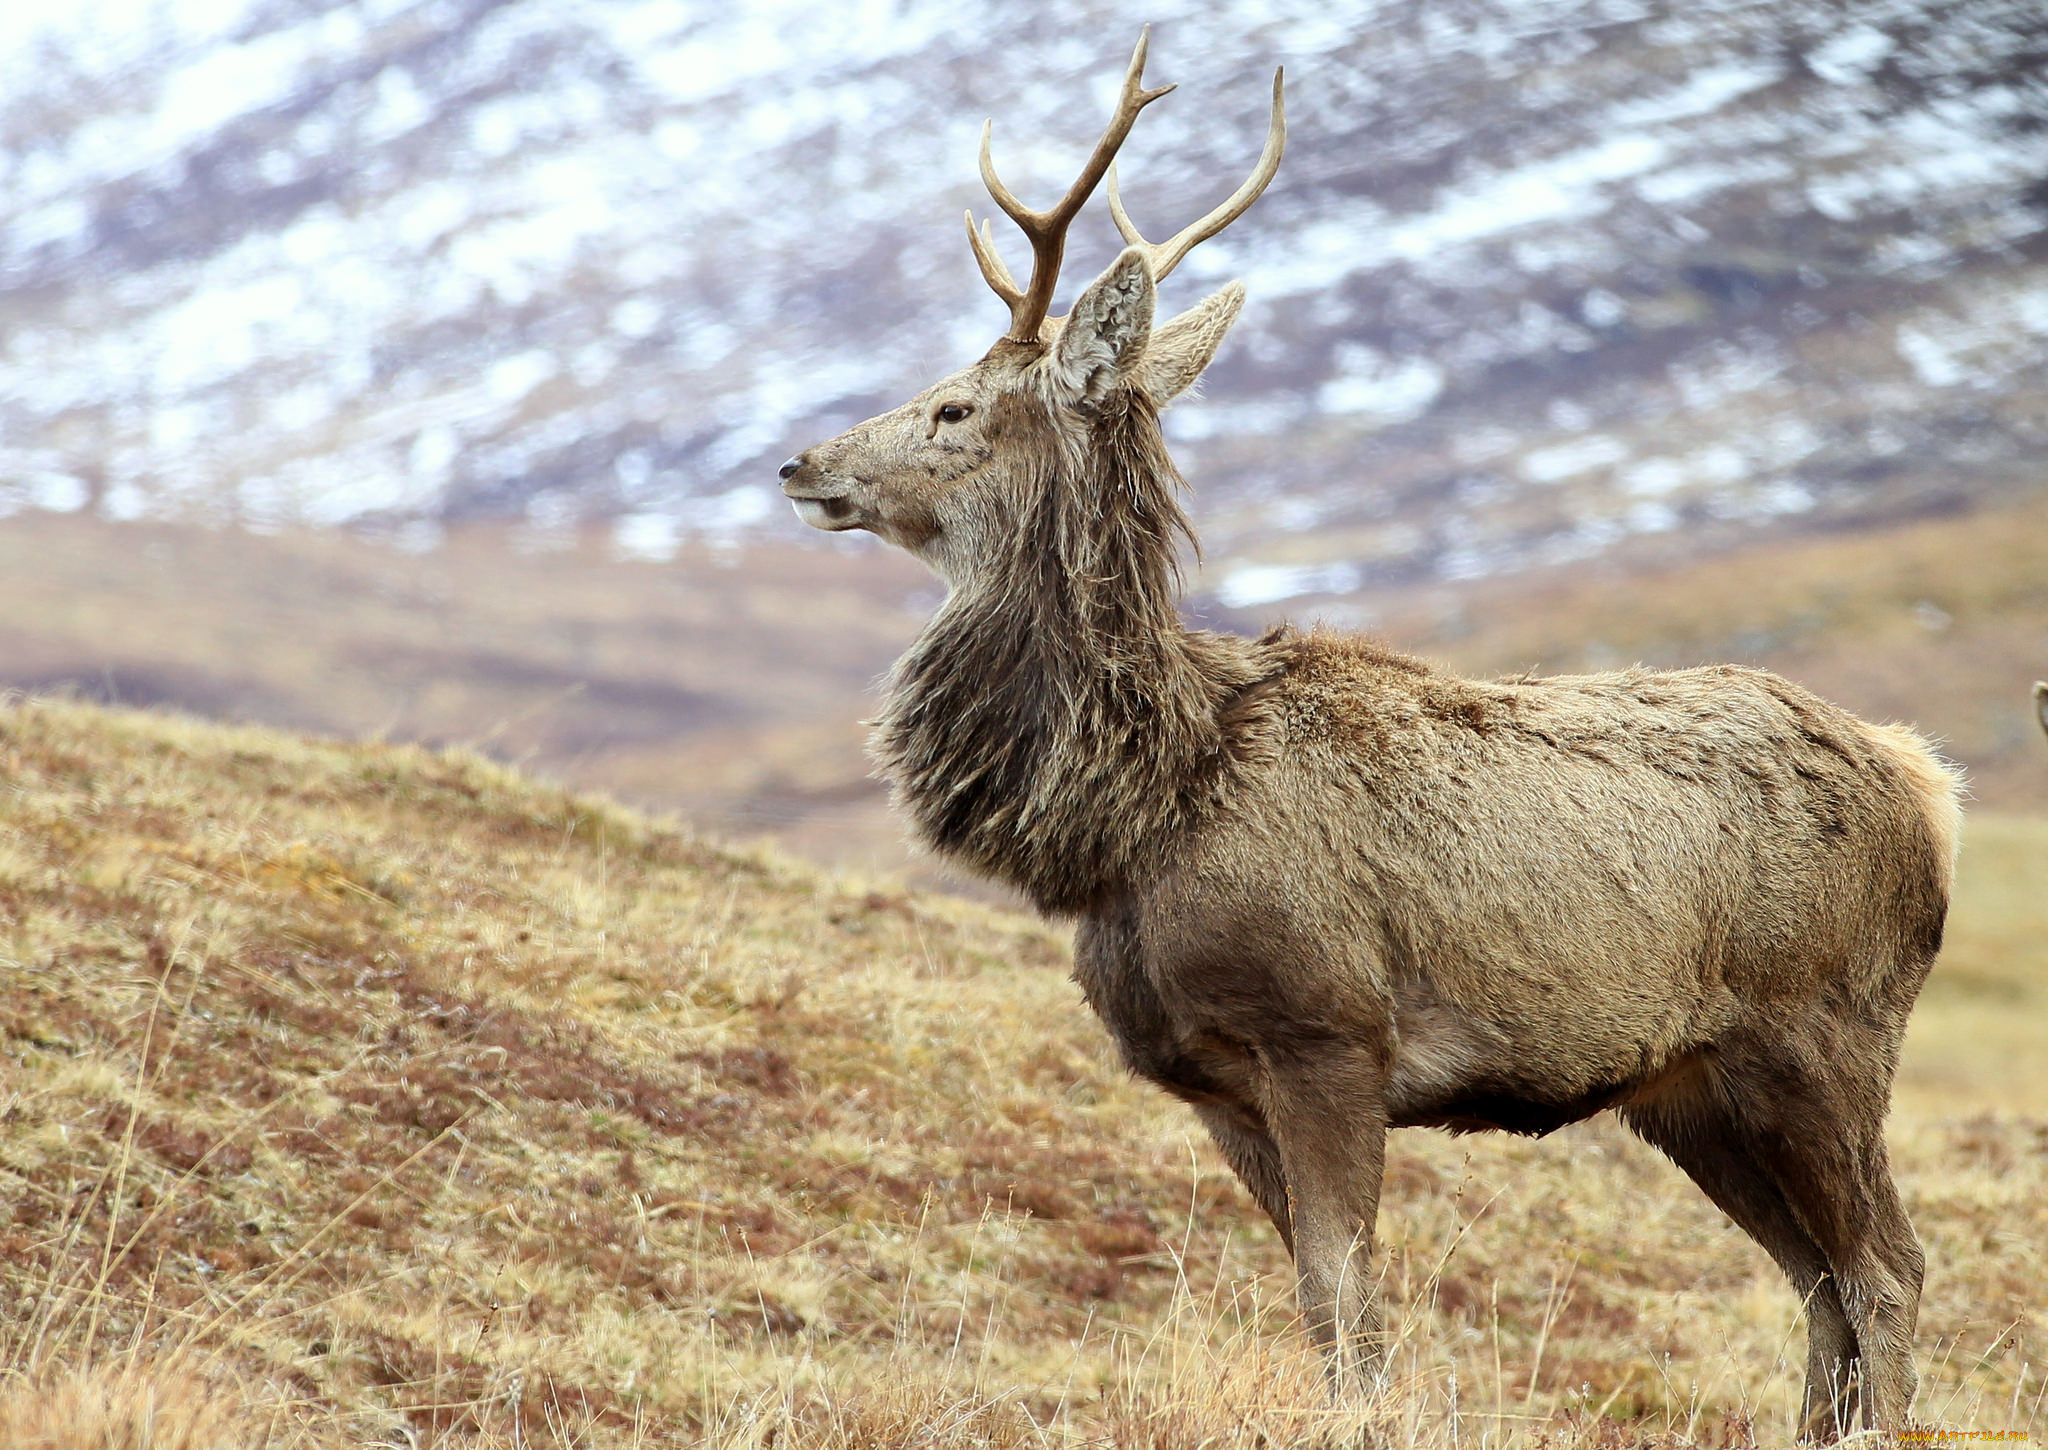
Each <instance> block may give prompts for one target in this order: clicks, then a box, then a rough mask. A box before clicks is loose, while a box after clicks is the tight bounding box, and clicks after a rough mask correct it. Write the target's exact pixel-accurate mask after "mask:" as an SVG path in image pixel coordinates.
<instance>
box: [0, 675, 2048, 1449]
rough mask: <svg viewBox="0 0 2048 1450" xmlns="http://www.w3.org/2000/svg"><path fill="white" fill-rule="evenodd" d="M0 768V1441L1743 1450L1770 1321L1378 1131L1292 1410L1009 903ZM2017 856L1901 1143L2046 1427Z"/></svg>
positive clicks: (1686, 1209)
mask: <svg viewBox="0 0 2048 1450" xmlns="http://www.w3.org/2000/svg"><path fill="white" fill-rule="evenodd" d="M0 778H4V780H5V782H6V785H7V789H6V791H5V792H4V793H0V1128H4V1131H0V1303H4V1304H5V1305H6V1306H7V1307H6V1311H5V1314H4V1317H0V1359H4V1360H5V1362H6V1363H7V1365H8V1366H10V1368H11V1371H12V1373H13V1376H14V1378H13V1379H11V1380H10V1381H9V1382H8V1383H7V1386H6V1398H5V1403H6V1405H7V1409H6V1413H9V1414H15V1415H18V1416H20V1415H30V1414H45V1413H54V1411H50V1410H49V1408H48V1407H53V1406H54V1407H59V1408H60V1409H61V1408H62V1407H63V1406H66V1405H68V1406H71V1407H72V1408H70V1409H69V1410H65V1411H64V1412H63V1414H62V1415H60V1416H59V1419H58V1420H57V1421H53V1422H52V1423H63V1422H64V1420H65V1417H66V1416H68V1418H69V1422H70V1423H71V1424H72V1425H73V1426H74V1427H83V1428H79V1429H78V1434H80V1435H88V1436H89V1435H90V1434H93V1433H101V1432H100V1431H97V1430H94V1429H92V1428H91V1427H92V1426H94V1425H95V1424H110V1425H111V1424H118V1423H120V1421H119V1420H118V1415H119V1414H130V1416H131V1419H132V1411H131V1410H121V1409H119V1406H121V1405H128V1406H131V1407H133V1406H135V1405H139V1404H140V1405H147V1404H157V1405H161V1406H177V1405H190V1406H194V1407H203V1408H207V1409H208V1410H209V1413H213V1414H215V1415H217V1416H219V1417H221V1418H220V1422H219V1426H218V1427H216V1426H215V1425H214V1424H213V1422H211V1421H206V1420H204V1419H194V1420H192V1421H191V1423H192V1424H193V1425H194V1426H196V1427H198V1428H194V1429H190V1430H184V1429H177V1428H176V1427H177V1425H178V1424H179V1423H180V1422H178V1421H176V1420H175V1418H174V1417H173V1416H172V1415H171V1413H170V1412H169V1411H168V1410H166V1411H164V1412H162V1413H160V1414H159V1415H158V1418H157V1422H156V1423H157V1428H156V1429H154V1430H153V1431H152V1433H154V1434H156V1435H157V1436H158V1437H159V1441H160V1442H161V1443H162V1444H164V1445H168V1446H182V1445H183V1444H186V1443H189V1444H191V1445H192V1446H195V1447H196V1446H200V1445H207V1444H209V1442H208V1441H206V1440H204V1439H203V1438H201V1439H193V1438H192V1437H193V1436H201V1435H204V1434H214V1435H216V1437H218V1436H219V1435H227V1436H228V1437H229V1439H228V1441H227V1442H226V1443H232V1444H235V1445H237V1446H240V1445H242V1444H244V1443H246V1444H252V1445H253V1444H275V1445H278V1446H289V1447H293V1450H298V1447H302V1446H303V1447H306V1450H316V1447H317V1450H324V1447H330V1446H341V1445H365V1444H373V1445H374V1444H383V1445H392V1446H400V1447H406V1450H422V1447H430V1446H448V1447H457V1446H472V1445H473V1446H480V1447H515V1446H516V1447H521V1450H525V1447H536V1450H537V1447H544V1446H576V1447H591V1450H610V1447H621V1450H624V1447H643V1446H646V1447H658V1446H681V1445H693V1446H697V1445H701V1446H707V1447H717V1450H738V1447H760V1446H767V1445H775V1446H778V1447H783V1450H835V1447H846V1450H852V1447H854V1446H862V1447H879V1450H890V1447H898V1446H901V1447H910V1446H920V1447H924V1446H937V1447H946V1450H950V1447H955V1446H958V1447H967V1446H977V1447H983V1446H985V1447H992V1450H994V1447H1010V1446H1017V1447H1023V1446H1031V1447H1045V1446H1056V1447H1076V1450H1078V1447H1100V1450H1108V1447H1116V1450H1139V1447H1145V1450H1154V1447H1156V1450H1166V1447H1180V1446H1189V1445H1201V1444H1208V1445H1215V1446H1240V1445H1241V1446H1247V1447H1249V1446H1253V1445H1258V1446H1267V1447H1286V1450H1307V1447H1311V1446H1323V1445H1339V1444H1344V1445H1349V1444H1354V1443H1358V1436H1359V1435H1360V1434H1361V1433H1362V1431H1363V1430H1364V1429H1370V1430H1372V1431H1373V1432H1374V1433H1376V1434H1377V1435H1378V1437H1379V1439H1380V1441H1381V1443H1384V1444H1394V1445H1415V1446H1423V1447H1451V1446H1461V1447H1462V1446H1474V1447H1477V1446H1487V1447H1530V1450H1533V1447H1537V1446H1551V1447H1558V1450H1586V1447H1605V1450H1625V1447H1651V1446H1658V1447H1662V1446H1678V1445H1749V1444H1755V1445H1776V1444H1780V1443H1783V1442H1784V1441H1785V1440H1787V1439H1788V1438H1789V1426H1790V1423H1791V1413H1792V1406H1793V1400H1794V1398H1795V1397H1796V1395H1797V1393H1798V1368H1799V1365H1800V1363H1801V1358H1802V1351H1801V1346H1800V1329H1799V1325H1798V1320H1797V1306H1796V1304H1795V1303H1794V1302H1793V1299H1792V1295H1791V1293H1790V1292H1789V1290H1787V1289H1786V1288H1785V1286H1784V1285H1783V1283H1782V1281H1781V1280H1780V1279H1779V1277H1778V1275H1777V1274H1776V1272H1775V1270H1774V1269H1772V1267H1771V1266H1770V1264H1769V1263H1768V1261H1767V1260H1766V1259H1765V1258H1764V1256H1763V1255H1762V1253H1761V1252H1760V1251H1759V1250H1757V1249H1756V1247H1755V1246H1754V1245H1753V1244H1751V1243H1750V1242H1749V1241H1748V1240H1747V1239H1746V1238H1744V1237H1743V1236H1742V1235H1741V1234H1740V1233H1738V1232H1737V1231H1736V1230H1735V1229H1734V1228H1732V1227H1731V1226H1730V1225H1729V1224H1728V1223H1727V1222H1726V1221H1725V1220H1723V1219H1722V1218H1721V1217H1720V1215H1719V1214H1718V1213H1717V1212H1716V1211H1715V1210H1713V1209H1712V1208H1711V1206H1709V1205H1708V1204H1707V1203H1706V1201H1705V1200H1704V1199H1703V1198H1702V1197H1701V1196H1700V1195H1699V1194H1698V1192H1697V1191H1696V1190H1694V1189H1693V1188H1692V1187H1691V1185H1690V1184H1688V1183H1686V1182H1685V1181H1684V1180H1683V1178H1682V1177H1681V1176H1680V1175H1679V1174H1678V1173H1677V1172H1676V1171H1675V1170H1674V1169H1672V1168H1671V1166H1670V1165H1669V1164H1667V1163H1666V1162H1664V1161H1663V1160H1662V1159H1661V1158H1659V1157H1658V1156H1657V1155H1656V1154H1654V1153H1652V1152H1650V1151H1649V1150H1647V1149H1646V1148H1644V1147H1643V1146H1642V1145H1641V1144H1640V1143H1637V1142H1636V1141H1635V1140H1633V1139H1632V1138H1630V1137H1629V1136H1628V1135H1626V1134H1625V1133H1624V1132H1623V1131H1621V1130H1620V1128H1619V1127H1618V1126H1617V1125H1615V1124H1614V1123H1612V1122H1610V1121H1606V1120H1596V1121H1594V1122H1590V1123H1587V1124H1582V1125H1579V1126H1577V1127H1574V1128H1572V1129H1569V1130H1567V1131H1565V1132H1563V1133H1560V1134H1558V1135H1556V1136H1555V1137H1553V1138H1551V1139H1547V1140H1544V1141H1541V1142H1527V1141H1521V1140H1510V1139H1500V1138H1472V1139H1463V1140H1460V1139H1453V1138H1450V1137H1447V1136H1443V1135H1439V1134H1430V1133H1420V1132H1417V1133H1403V1134H1399V1135H1397V1136H1396V1137H1395V1139H1394V1141H1393V1144H1392V1146H1391V1151H1390V1153H1389V1156H1388V1179H1387V1187H1386V1194H1385V1200H1384V1212H1383V1219H1382V1233H1383V1240H1384V1245H1385V1247H1384V1250H1383V1253H1382V1257H1381V1262H1382V1267H1381V1274H1382V1281H1383V1282H1382V1288H1383V1291H1384V1294H1385V1298H1386V1302H1387V1307H1388V1320H1389V1326H1390V1334H1391V1339H1392V1343H1393V1346H1394V1350H1393V1356H1392V1362H1391V1366H1390V1381H1389V1387H1388V1389H1387V1390H1386V1392H1385V1393H1384V1394H1382V1395H1380V1396H1377V1397H1376V1398H1374V1399H1372V1400H1371V1401H1369V1402H1366V1403H1362V1404H1333V1403H1332V1402H1331V1400H1330V1398H1329V1396H1328V1394H1327V1392H1326V1391H1325V1389H1324V1388H1323V1386H1322V1384H1321V1381H1320V1378H1319V1375H1318V1371H1317V1367H1316V1365H1315V1363H1314V1359H1313V1356H1312V1355H1311V1354H1310V1353H1309V1352H1308V1350H1307V1349H1306V1347H1305V1346H1304V1344H1303V1343H1302V1341H1301V1337H1300V1335H1299V1334H1298V1332H1297V1329H1296V1327H1295V1320H1294V1316H1293V1313H1292V1309H1291V1302H1290V1301H1291V1291H1290V1287H1289V1279H1288V1272H1287V1265H1286V1261H1285V1255H1284V1254H1283V1253H1282V1251H1281V1249H1280V1246H1279V1245H1278V1243H1277V1242H1276V1241H1275V1239H1274V1236H1273V1234H1272V1233H1271V1231H1270V1229H1269V1228H1268V1227H1267V1226H1266V1225H1264V1223H1263V1222H1262V1221H1261V1220H1260V1219H1259V1217H1258V1215H1257V1213H1256V1211H1255V1210H1254V1209H1253V1208H1252V1207H1251V1205H1250V1203H1249V1201H1248V1200H1247V1198H1246V1196H1245V1195H1244V1194H1243V1193H1242V1192H1241V1191H1240V1190H1239V1188H1238V1186H1237V1185H1236V1183H1235V1182H1234V1180H1232V1179H1231V1177H1230V1176H1229V1174H1228V1172H1227V1170H1226V1169H1225V1168H1224V1167H1223V1166H1222V1164H1221V1163H1220V1162H1219V1161H1218V1160H1217V1158H1216V1157H1215V1155H1214V1153H1213V1151H1212V1150H1211V1148H1210V1147H1209V1145H1208V1144H1207V1142H1206V1141H1205V1140H1204V1139H1203V1138H1202V1136H1201V1134H1200V1132H1199V1130H1198V1128H1197V1127H1196V1125H1195V1123H1194V1122H1193V1120H1192V1118H1191V1117H1189V1116H1188V1115H1187V1113H1186V1112H1185V1110H1184V1109H1182V1108H1181V1107H1179V1106H1178V1105H1177V1104H1174V1103H1173V1102H1171V1101H1170V1100H1168V1099H1166V1098H1165V1097H1164V1096H1163V1095H1160V1094H1158V1093H1156V1092H1153V1091H1150V1090H1148V1089H1145V1088H1143V1087H1141V1086H1139V1085H1138V1084H1136V1083H1134V1082H1132V1081H1131V1080H1130V1079H1129V1078H1128V1077H1127V1076H1126V1075H1125V1074H1124V1073H1123V1072H1122V1071H1121V1070H1120V1068H1119V1067H1118V1066H1117V1065H1116V1064H1115V1062H1114V1061H1113V1060H1112V1056H1111V1053H1110V1051H1109V1049H1108V1047H1107V1044H1106V1043H1105V1041H1104V1039H1103V1036H1102V1034H1101V1032H1100V1030H1099V1029H1098V1027H1097V1026H1096V1024H1095V1023H1094V1022H1093V1021H1092V1019H1090V1017H1089V1016H1088V1014H1087V1013H1086V1011H1085V1008H1084V1007H1083V1006H1082V1004H1081V1003H1080V1001H1079V999H1078V994H1077V993H1076V991H1075V989H1074V988H1073V987H1072V985H1071V983H1070V982H1069V981H1068V980H1067V977H1066V970H1065V969H1066V967H1067V965H1068V962H1067V954H1066V945H1065V942H1064V940H1063V939H1062V937H1061V936H1059V935H1058V934H1057V933H1054V932H1052V931H1049V930H1048V929H1046V928H1044V927H1042V926H1040V925H1038V924H1036V923H1034V922H1030V921H1026V920H1023V919H1021V918H1018V917H1015V916H1011V915H1007V914H1005V913H1002V912H999V911H996V910H994V909H991V908H985V907H982V906H978V905H974V904H971V903H966V902H961V901H957V900H951V899H947V898H944V897H937V896H929V895H923V894H919V893H916V892H912V891H908V890H905V889H904V888H902V887H901V886H900V885H898V884H896V883H894V882H891V881H888V880H881V879H877V880H856V879H852V878H847V877H836V876H831V875H825V874H821V873H819V872H818V871H816V870H814V869H811V868H809V867H805V866H802V865H799V864H797V863H795V862H793V861H791V860H788V859H786V858H783V857H780V856H777V855H775V854H774V853H772V852H769V851H766V850H761V849H736V848H732V847H729V846H726V845H722V844H719V843H717V842H715V841H711V840H707V839H704V838H702V837H700V836H697V835H695V834H693V833H692V832H690V831H689V830H687V829H685V828H683V827H680V826H677V825H675V824H673V823H663V822H658V821H652V820H649V819H647V818H646V817H643V816H640V815H637V814H635V813H633V812H630V811H627V810H624V809H622V808H620V807H618V806H616V805H613V804H610V803H608V802H605V801H602V800H597V799H593V798H590V797H585V796H579V795H576V794H573V793H571V792H568V791H565V790H562V789H560V788H558V787H553V786H549V785H545V784H541V783H538V782H535V781H532V780H529V779H527V778H525V777H523V776H521V775H519V774H517V773H516V772H513V771H511V770H508V769H506V768H504V767H502V766H500V765H496V764H493V763H491V762H489V761H487V760H485V759H483V758H481V757H479V756H477V755H475V754H472V753H465V752H460V751H457V752H446V753H436V752H431V751H427V750H423V749H418V748H414V747H401V746H390V745H380V744H338V743H330V742H322V741H317V740H308V739H303V738H298V737H292V736H287V735H283V734H279V733H275V732H270V731H264V730H257V729H235V728H224V727H219V726H212V725H202V724H199V723H197V722H193V721H190V720H184V719H179V718H173V717H166V716H156V715H147V714H135V713H124V712H109V711H103V710H98V709H93V708H89V707H85V706H81V705H76V704H68V703H51V702H16V703H13V704H11V705H9V706H8V707H6V708H5V709H4V710H0ZM2043 861H2048V823H2043V822H2040V821H2034V820H2027V819H2022V818H2017V817H2014V818H2003V819H1989V820H1984V821H1978V822H1975V823H1973V825H1972V827H1971V833H1970V839H1969V844H1968V845H1967V847H1966V851H1965V856H1964V862H1963V876H1962V883H1961V888H1960V895H1959V899H1958V904H1957V911H1956V916H1955V925H1954V931H1953V934H1952V939H1951V945H1950V949H1949V952H1948V954H1947V956H1946V958H1945V960H1944V964H1943V966H1942V968H1941V969H1940V970H1939V971H1938V972H1937V974H1936V976H1935V978H1934V981H1933V982H1932V983H1931V984H1930V987H1929V989H1928V994H1927V1002H1926V1005H1925V1008H1924V1009H1923V1012H1922V1014H1921V1016H1920V1017H1919V1019H1917V1021H1916V1026H1915V1031H1914V1034H1913V1036H1912V1038H1911V1039H1910V1040H1909V1043H1908V1050H1907V1060H1906V1063H1905V1066H1904V1069H1903V1072H1902V1078H1901V1093H1900V1104H1901V1107H1900V1112H1899V1114H1898V1117H1897V1119H1896V1121H1895V1123H1894V1125H1893V1132H1892V1144H1893V1149H1894V1154H1895V1158H1896V1161H1897V1164H1898V1167H1899V1172H1900V1177H1901V1179H1902V1183H1903V1188H1904V1191H1905V1194H1906V1196H1907V1199H1908V1202H1909V1206H1910V1207H1911V1209H1912V1211H1913V1213H1914V1216H1915V1219H1916V1221H1917V1222H1918V1224H1919V1227H1920V1230H1921V1233H1922V1236H1923V1238H1924V1239H1925V1240H1926V1242H1927V1245H1928V1256H1929V1263H1930V1270H1929V1279H1928V1295H1927V1300H1926V1306H1925V1310H1924V1315H1923V1321H1922V1333H1921V1338H1920V1360H1921V1366H1922V1372H1923V1392H1922V1396H1921V1399H1920V1408H1919V1413H1920V1414H1921V1415H1922V1416H1923V1418H1924V1419H1925V1420H1926V1421H1928V1422H1929V1423H1930V1424H1936V1425H1941V1426H1945V1427H1950V1428H1980V1429H2005V1428H2014V1429H2033V1430H2035V1431H2037V1432H2038V1431H2039V1430H2041V1429H2042V1428H2043V1427H2044V1424H2048V1422H2044V1420H2043V1404H2042V1396H2043V1393H2044V1387H2048V1381H2044V1379H2043V1375H2042V1372H2041V1370H2040V1368H2039V1367H2038V1363H2037V1361H2038V1356H2039V1344H2040V1336H2041V1331H2042V1325H2043V1319H2044V1314H2048V1293H2044V1288H2043V1286H2044V1285H2048V1101H2044V1095H2048V1057H2044V1052H2048V1047H2044V1042H2043V1034H2042V1033H2041V1032H2040V1031H2039V1028H2040V1025H2041V1024H2042V1023H2043V1022H2044V1020H2048V954H2044V944H2048V894H2044V893H2042V892H2040V891H2039V890H2038V889H2036V886H2037V883H2038V882H2039V881H2040V879H2041V874H2040V873H2041V869H2042V868H2041V865H2040V863H2041V862H2043ZM66 1386H70V1387H71V1388H65V1387H66ZM95 1396H97V1397H98V1398H97V1399H95V1398H94V1397H95ZM94 1405H103V1406H109V1407H113V1408H108V1409H104V1410H101V1409H94V1408H92V1406H94ZM95 1415H98V1416H99V1417H100V1418H99V1420H98V1421H95V1420H94V1418H93V1417H94V1416H95ZM0 1423H6V1422H0ZM20 1423H23V1424H32V1423H37V1422H35V1421H32V1420H22V1421H21V1422H20ZM21 1433H22V1434H26V1433H28V1432H27V1431H22V1432H21ZM173 1433H179V1434H185V1435H186V1436H187V1441H186V1442H180V1441H178V1440H175V1439H169V1438H167V1437H168V1436H170V1435H172V1434H173ZM259 1434H260V1435H261V1436H268V1437H269V1438H268V1439H261V1438H254V1437H256V1436H258V1435H259ZM236 1435H240V1436H242V1438H241V1439H235V1438H234V1436H236ZM104 1439H105V1435H104V1434H102V1440H104ZM0 1443H7V1444H12V1443H15V1442H14V1441H9V1440H7V1439H5V1438H4V1437H0ZM56 1443H57V1444H59V1445H63V1446H64V1450H73V1447H72V1445H71V1444H70V1443H68V1442H64V1441H58V1442H56ZM78 1443H79V1444H80V1445H94V1444H96V1442H94V1441H92V1440H91V1439H90V1438H87V1439H84V1440H82V1441H79V1442H78ZM110 1443H112V1444H120V1443H122V1442H120V1441H119V1440H114V1441H112V1442H110ZM143 1443H155V1442H138V1444H143Z"/></svg>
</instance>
